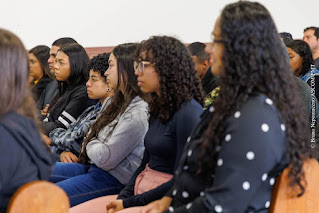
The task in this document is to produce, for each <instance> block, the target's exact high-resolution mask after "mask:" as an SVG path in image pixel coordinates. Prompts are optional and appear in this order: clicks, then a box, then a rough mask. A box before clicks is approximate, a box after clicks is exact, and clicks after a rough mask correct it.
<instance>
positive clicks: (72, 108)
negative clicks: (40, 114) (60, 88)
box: [41, 85, 97, 135]
mask: <svg viewBox="0 0 319 213" xmlns="http://www.w3.org/2000/svg"><path fill="white" fill-rule="evenodd" d="M62 99H63V101H62ZM53 101H54V100H53ZM96 102H97V101H96V100H91V99H90V98H89V97H88V94H87V92H86V86H85V85H80V86H77V87H75V88H73V89H67V90H66V91H65V93H64V94H63V95H62V96H61V97H60V98H59V99H58V100H57V101H56V102H55V103H51V105H50V109H49V114H48V116H47V117H46V118H45V119H44V120H43V121H42V122H41V127H42V129H43V131H44V134H46V135H49V133H50V132H51V131H52V130H53V129H55V128H64V129H67V128H68V127H69V126H70V124H71V123H73V122H75V121H76V119H77V118H78V117H79V116H80V115H81V114H82V112H83V111H84V110H85V109H86V108H88V107H89V106H92V105H95V104H96Z"/></svg>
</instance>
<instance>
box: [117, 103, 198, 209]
mask: <svg viewBox="0 0 319 213" xmlns="http://www.w3.org/2000/svg"><path fill="white" fill-rule="evenodd" d="M202 111H203V110H202V106H201V105H200V104H199V103H198V102H196V101H195V100H191V101H189V102H185V103H183V104H182V106H181V108H180V109H179V110H178V111H177V112H176V113H175V114H174V115H173V117H172V118H171V119H170V120H169V121H167V122H166V123H165V124H163V123H161V121H160V120H158V119H155V120H153V121H152V122H151V124H150V126H149V130H148V132H147V133H146V136H145V140H144V142H145V153H144V157H143V160H142V163H141V165H140V167H139V168H138V169H137V170H136V172H135V173H134V175H133V176H132V178H131V179H130V181H129V183H128V184H127V185H126V187H125V188H124V189H123V190H122V191H121V192H120V194H119V196H118V199H123V205H124V207H125V208H128V207H132V206H141V205H146V204H148V203H150V202H152V201H154V200H157V199H160V198H161V197H163V196H164V194H165V193H166V192H167V191H168V190H169V189H170V188H171V186H172V185H173V180H171V181H168V182H166V183H164V184H162V185H160V186H158V187H157V188H155V189H153V190H151V191H148V192H145V193H143V194H140V195H135V196H134V186H135V180H136V177H137V176H138V175H139V174H140V173H141V172H142V171H143V170H144V169H145V166H146V164H147V163H148V164H149V167H150V168H151V169H153V170H156V171H160V172H164V173H168V174H174V171H175V170H176V168H177V166H178V164H179V160H180V157H181V155H182V153H183V150H184V145H185V143H186V140H187V137H188V136H189V135H190V134H191V132H192V130H193V128H194V127H195V126H196V125H197V124H198V122H199V120H200V115H201V113H202Z"/></svg>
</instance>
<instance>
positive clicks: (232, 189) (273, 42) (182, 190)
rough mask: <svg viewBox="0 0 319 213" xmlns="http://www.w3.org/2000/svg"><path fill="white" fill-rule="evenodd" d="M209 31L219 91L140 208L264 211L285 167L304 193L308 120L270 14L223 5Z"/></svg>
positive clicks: (255, 7) (251, 6)
mask: <svg viewBox="0 0 319 213" xmlns="http://www.w3.org/2000/svg"><path fill="white" fill-rule="evenodd" d="M212 35H213V40H212V43H211V44H210V48H209V49H208V50H209V52H210V54H211V62H212V72H213V74H215V75H218V76H219V77H220V92H219V96H218V97H217V98H216V100H215V101H214V102H213V104H212V106H211V107H210V108H208V110H207V111H206V112H205V113H204V114H203V116H202V121H201V123H200V124H199V125H198V126H197V127H196V128H195V130H194V131H193V133H192V135H191V137H190V141H189V143H187V144H186V147H185V152H184V154H183V155H182V157H181V161H180V165H179V168H178V169H177V172H176V174H175V181H174V186H173V187H172V188H171V189H170V191H169V192H168V193H167V194H166V196H165V197H163V198H162V199H161V200H158V201H155V202H153V203H151V204H149V205H148V206H147V207H145V209H144V210H143V212H162V211H164V210H166V211H165V212H173V211H174V212H267V211H268V210H267V209H268V207H269V206H270V196H271V191H272V187H273V185H274V182H275V178H276V176H277V175H278V174H280V172H281V171H282V170H283V169H284V168H285V167H287V166H288V164H289V165H290V168H291V170H290V175H289V177H290V183H291V186H292V187H294V188H295V189H296V190H297V191H298V192H300V194H302V193H303V192H304V190H305V185H304V182H303V181H304V172H303V170H302V165H303V160H305V159H307V158H308V157H310V156H311V152H310V151H311V149H310V134H309V128H308V127H307V117H306V116H304V113H300V111H299V110H300V109H302V107H301V100H300V98H299V97H298V95H297V90H296V85H295V81H294V79H293V75H292V74H291V72H290V71H289V64H288V60H287V54H286V53H285V51H286V50H285V48H284V47H283V45H282V43H281V40H280V38H279V36H278V32H277V30H276V27H275V24H274V22H273V20H272V18H271V15H270V14H269V12H268V11H267V10H266V8H265V7H263V6H262V5H261V4H259V3H256V2H248V1H240V2H237V3H233V4H229V5H227V6H226V7H225V8H224V9H223V11H222V13H221V15H220V17H219V18H218V19H217V21H216V24H215V28H214V30H213V33H212Z"/></svg>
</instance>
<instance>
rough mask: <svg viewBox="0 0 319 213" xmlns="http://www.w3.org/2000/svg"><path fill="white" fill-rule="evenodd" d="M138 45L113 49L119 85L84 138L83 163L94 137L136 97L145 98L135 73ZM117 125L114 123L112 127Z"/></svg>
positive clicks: (124, 45)
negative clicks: (121, 87)
mask: <svg viewBox="0 0 319 213" xmlns="http://www.w3.org/2000/svg"><path fill="white" fill-rule="evenodd" d="M137 47H138V44H136V43H126V44H120V45H118V46H116V47H115V48H114V49H113V52H112V53H113V54H114V56H115V58H116V59H117V73H118V85H117V88H116V89H115V90H114V95H113V97H112V101H111V103H110V105H109V106H108V107H107V108H106V109H105V110H104V111H103V113H102V115H101V116H100V117H99V118H98V119H97V121H96V122H95V123H94V124H93V126H92V127H91V131H90V133H89V134H88V136H87V137H86V138H85V139H84V141H83V144H82V149H81V153H80V157H79V162H80V163H83V164H87V163H88V160H89V158H88V156H87V153H86V146H87V144H88V143H90V141H91V140H92V139H93V138H96V137H98V134H99V132H100V131H101V130H102V129H103V128H104V127H105V126H106V125H108V124H110V123H111V122H112V121H113V120H114V119H115V118H116V117H117V116H118V115H121V114H123V113H124V112H125V110H126V108H127V107H128V105H129V104H130V103H131V101H132V100H133V99H134V98H135V97H136V96H140V97H141V98H143V99H144V98H145V95H144V94H143V93H142V92H141V90H140V89H139V87H138V86H137V76H136V75H135V74H134V66H133V64H134V59H135V51H136V49H137ZM121 84H123V86H124V91H123V93H122V92H121V91H120V90H119V87H120V85H121ZM116 125H117V123H116V124H114V125H113V126H112V128H115V127H116Z"/></svg>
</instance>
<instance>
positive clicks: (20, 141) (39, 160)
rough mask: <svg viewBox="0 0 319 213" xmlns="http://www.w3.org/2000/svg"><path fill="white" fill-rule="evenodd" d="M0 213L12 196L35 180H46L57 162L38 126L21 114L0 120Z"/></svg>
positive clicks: (7, 115) (11, 113) (11, 114)
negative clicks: (44, 141) (45, 143)
mask: <svg viewBox="0 0 319 213" xmlns="http://www.w3.org/2000/svg"><path fill="white" fill-rule="evenodd" d="M0 150H1V155H0V162H1V163H0V212H5V211H6V208H7V205H8V203H9V200H10V198H11V196H12V195H13V193H14V192H15V191H16V190H17V189H18V188H19V187H20V186H22V185H24V184H26V183H28V182H31V181H34V180H47V179H48V178H49V177H50V175H51V166H52V164H53V162H54V160H53V156H52V154H51V153H50V151H49V149H48V148H47V147H46V146H45V145H44V143H43V141H42V140H41V137H40V135H39V131H38V129H37V126H36V124H35V122H34V121H33V120H31V119H29V118H26V117H24V116H21V115H20V114H18V113H15V112H10V113H7V114H5V115H2V116H0Z"/></svg>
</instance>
